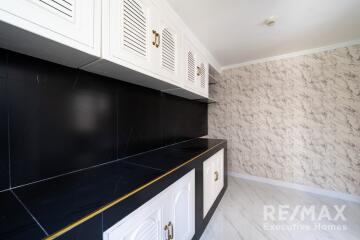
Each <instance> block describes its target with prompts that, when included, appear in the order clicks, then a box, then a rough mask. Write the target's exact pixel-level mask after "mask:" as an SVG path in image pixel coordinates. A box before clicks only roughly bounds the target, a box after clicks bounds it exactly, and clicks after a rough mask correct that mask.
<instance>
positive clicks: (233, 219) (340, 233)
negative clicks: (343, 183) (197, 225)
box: [201, 177, 360, 240]
mask: <svg viewBox="0 0 360 240" xmlns="http://www.w3.org/2000/svg"><path fill="white" fill-rule="evenodd" d="M265 205H267V206H273V207H274V208H275V209H276V210H278V209H279V206H289V208H288V209H287V211H288V212H289V214H287V215H286V216H287V217H286V219H285V220H280V219H279V218H278V216H277V217H275V220H268V221H265V220H264V206H265ZM334 205H337V206H338V207H341V206H343V205H345V210H344V214H343V215H344V217H345V220H342V219H341V218H339V219H338V220H334V219H333V218H334V217H335V216H336V215H337V211H336V209H335V208H334ZM297 206H299V207H298V209H299V210H298V213H297V214H294V212H295V211H296V208H297ZM311 206H314V208H315V213H316V214H315V217H316V218H318V217H319V215H320V212H321V209H322V208H324V207H325V208H327V209H328V210H329V216H330V217H331V218H330V219H328V218H327V217H323V218H322V219H321V220H318V219H315V220H312V219H311V216H308V215H306V216H305V217H304V218H302V217H301V209H302V208H303V207H306V208H310V207H311ZM276 212H277V213H278V211H276ZM324 213H326V212H324ZM291 214H294V217H293V218H292V219H290V215H291ZM265 224H268V225H272V226H285V227H286V229H280V230H274V229H272V230H269V229H266V228H265ZM318 224H320V225H321V226H323V227H334V226H337V227H342V226H345V230H331V229H330V230H329V229H316V228H315V227H314V226H315V225H318ZM301 226H302V227H309V229H307V230H299V229H288V227H293V228H294V227H297V228H299V227H301ZM218 239H219V240H222V239H226V240H232V239H234V240H236V239H241V240H360V204H356V203H351V202H347V201H342V200H338V199H333V198H328V197H324V196H320V195H316V194H311V193H305V192H301V191H296V190H292V189H286V188H281V187H276V186H271V185H268V184H263V183H258V182H253V181H249V180H244V179H239V178H233V177H229V187H228V190H227V192H226V193H225V195H224V198H223V199H222V201H221V203H220V205H219V207H218V208H217V210H216V211H215V214H214V216H213V217H212V219H211V220H210V223H209V225H208V226H207V228H206V229H205V232H204V234H203V236H202V237H201V240H218Z"/></svg>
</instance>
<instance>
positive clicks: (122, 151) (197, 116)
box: [0, 49, 207, 189]
mask: <svg viewBox="0 0 360 240" xmlns="http://www.w3.org/2000/svg"><path fill="white" fill-rule="evenodd" d="M0 53H1V55H0V79H4V80H3V81H5V82H7V86H6V91H4V90H1V89H0V98H4V97H3V96H2V95H3V94H4V92H6V93H5V95H6V96H7V97H5V98H6V99H7V100H8V103H7V105H8V108H7V109H8V110H6V109H5V107H4V106H5V105H6V100H1V106H0V113H1V116H0V131H1V133H3V131H4V130H5V131H7V129H6V128H4V127H3V126H5V124H4V123H6V125H7V124H8V119H9V126H10V132H9V133H10V134H9V135H10V143H6V145H10V150H11V152H10V154H9V153H7V152H6V151H7V149H6V148H4V147H2V145H4V146H5V144H4V142H7V141H8V140H7V138H5V136H6V135H7V133H5V134H1V135H2V136H0V146H1V150H0V151H1V152H0V157H1V158H4V157H3V156H2V155H4V156H5V160H6V158H8V155H10V156H11V171H12V172H11V176H12V181H11V183H12V185H13V186H19V185H22V184H27V183H30V182H35V181H38V180H42V179H46V178H49V177H54V176H57V175H61V174H64V173H68V172H71V171H76V170H79V169H83V168H87V167H91V166H95V165H97V164H102V163H106V162H109V161H112V160H115V159H119V158H123V157H127V156H129V155H134V154H138V153H141V152H145V151H148V150H152V149H156V148H159V147H162V146H165V145H169V144H172V143H175V142H178V141H183V140H188V139H191V138H196V137H200V136H203V135H206V134H207V105H206V104H203V103H198V102H196V101H190V100H186V99H182V98H178V97H174V96H171V95H167V94H163V93H160V92H159V91H156V90H152V89H147V88H144V87H140V86H135V85H132V84H128V83H124V82H122V81H118V80H113V79H109V78H106V77H103V76H99V75H95V74H91V73H87V72H84V71H80V70H76V69H71V68H67V67H64V66H60V65H57V64H53V63H50V62H46V61H42V60H39V59H36V58H32V57H28V56H24V55H21V54H18V53H14V52H10V51H7V50H3V49H0ZM2 53H4V54H2ZM5 85H6V84H5ZM4 109H5V110H4ZM4 111H8V112H9V117H7V114H6V113H4V114H2V113H3V112H4ZM6 162H8V159H7V160H6ZM7 165H8V164H7ZM7 165H5V164H4V161H3V160H2V162H1V163H0V169H5V170H2V172H6V169H7ZM0 178H1V176H0ZM3 178H4V179H5V177H3ZM7 178H8V177H7ZM4 181H5V180H4ZM4 181H2V182H4ZM5 185H8V184H5ZM0 189H1V187H0Z"/></svg>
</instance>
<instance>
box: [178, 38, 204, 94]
mask: <svg viewBox="0 0 360 240" xmlns="http://www.w3.org/2000/svg"><path fill="white" fill-rule="evenodd" d="M183 50H184V65H185V72H184V79H185V82H184V86H185V88H186V89H188V90H190V91H192V92H195V93H197V94H199V95H201V96H203V97H206V98H207V97H208V91H209V64H208V63H207V62H206V61H205V58H203V57H202V56H201V54H200V53H199V52H198V51H197V50H196V48H195V47H193V46H192V44H191V43H190V41H188V40H185V42H184V49H183Z"/></svg>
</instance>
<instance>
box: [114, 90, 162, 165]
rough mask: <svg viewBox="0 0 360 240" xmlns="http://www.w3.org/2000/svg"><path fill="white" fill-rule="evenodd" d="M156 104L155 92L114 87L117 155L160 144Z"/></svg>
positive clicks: (158, 115)
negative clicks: (116, 101)
mask: <svg viewBox="0 0 360 240" xmlns="http://www.w3.org/2000/svg"><path fill="white" fill-rule="evenodd" d="M129 100H130V101H131V102H129ZM160 107H161V93H160V92H158V91H154V90H151V89H147V88H140V87H137V86H133V85H131V86H130V85H129V86H128V85H126V86H123V87H120V88H119V89H118V110H119V111H118V121H117V123H118V158H122V157H124V156H128V155H131V154H135V153H140V152H144V151H147V150H150V149H154V148H159V147H161V146H162V131H161V129H162V126H161V118H160V116H161V113H162V112H164V109H163V111H162V110H161V109H160Z"/></svg>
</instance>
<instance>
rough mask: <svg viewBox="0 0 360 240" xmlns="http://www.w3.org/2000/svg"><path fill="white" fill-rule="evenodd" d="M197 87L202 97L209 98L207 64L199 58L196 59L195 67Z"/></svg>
mask: <svg viewBox="0 0 360 240" xmlns="http://www.w3.org/2000/svg"><path fill="white" fill-rule="evenodd" d="M196 77H197V87H198V89H199V92H200V94H201V95H202V96H203V97H208V96H209V64H208V63H207V62H206V61H205V60H204V59H203V58H201V57H198V62H197V65H196Z"/></svg>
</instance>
